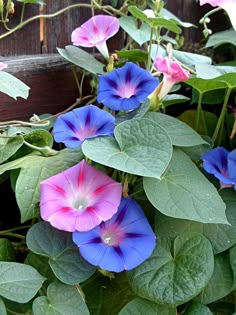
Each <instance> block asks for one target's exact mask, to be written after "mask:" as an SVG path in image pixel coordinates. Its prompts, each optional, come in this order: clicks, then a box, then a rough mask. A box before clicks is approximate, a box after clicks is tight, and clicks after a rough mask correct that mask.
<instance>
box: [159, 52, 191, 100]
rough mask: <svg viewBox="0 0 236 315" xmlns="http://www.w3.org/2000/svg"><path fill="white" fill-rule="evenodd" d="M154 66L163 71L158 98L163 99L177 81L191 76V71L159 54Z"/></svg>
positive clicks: (182, 80)
mask: <svg viewBox="0 0 236 315" xmlns="http://www.w3.org/2000/svg"><path fill="white" fill-rule="evenodd" d="M154 67H155V68H156V69H157V71H159V72H161V73H163V81H162V82H163V83H162V87H161V89H160V91H159V93H158V98H159V99H160V100H161V99H163V98H164V97H165V96H166V95H167V94H168V93H169V91H170V90H171V88H172V87H173V86H174V84H175V83H177V82H184V81H187V80H188V79H189V78H190V73H189V71H187V70H185V69H183V68H182V66H181V65H180V64H179V63H177V62H176V61H174V60H172V59H171V58H169V57H161V56H157V57H156V59H155V60H154Z"/></svg>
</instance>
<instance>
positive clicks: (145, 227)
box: [73, 198, 156, 272]
mask: <svg viewBox="0 0 236 315" xmlns="http://www.w3.org/2000/svg"><path fill="white" fill-rule="evenodd" d="M73 241H74V242H75V243H76V244H77V246H78V247H79V250H80V253H81V255H82V256H83V257H84V258H85V259H86V260H87V261H88V262H89V263H90V264H92V265H95V266H99V267H100V268H102V269H104V270H108V271H113V272H121V271H123V270H130V269H133V268H135V267H137V266H138V265H140V264H141V263H143V262H144V261H145V260H146V259H147V258H148V257H149V256H150V255H151V254H152V251H153V249H154V247H155V243H156V237H155V235H154V233H153V231H152V229H151V226H150V225H149V223H148V220H147V218H146V217H145V215H144V213H143V210H142V209H141V207H140V206H139V205H138V204H137V203H136V202H135V201H134V200H132V199H131V198H123V199H122V201H121V204H120V207H119V210H118V211H117V213H116V214H115V215H114V216H113V217H112V218H111V219H110V220H108V221H106V222H102V223H101V224H100V225H99V226H97V227H95V228H94V229H92V230H91V231H88V232H74V233H73Z"/></svg>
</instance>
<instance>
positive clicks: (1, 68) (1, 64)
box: [0, 62, 7, 70]
mask: <svg viewBox="0 0 236 315" xmlns="http://www.w3.org/2000/svg"><path fill="white" fill-rule="evenodd" d="M6 68H7V64H6V63H4V62H0V70H3V69H6Z"/></svg>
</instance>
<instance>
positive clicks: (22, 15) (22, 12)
mask: <svg viewBox="0 0 236 315" xmlns="http://www.w3.org/2000/svg"><path fill="white" fill-rule="evenodd" d="M24 14H25V3H23V5H22V9H21V15H20V23H23V21H24Z"/></svg>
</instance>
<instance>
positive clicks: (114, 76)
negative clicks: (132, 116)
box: [97, 62, 159, 111]
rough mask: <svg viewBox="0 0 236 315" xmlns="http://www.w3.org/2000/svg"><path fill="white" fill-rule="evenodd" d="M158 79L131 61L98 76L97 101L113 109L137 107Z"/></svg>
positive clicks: (156, 83) (150, 91) (157, 82)
mask: <svg viewBox="0 0 236 315" xmlns="http://www.w3.org/2000/svg"><path fill="white" fill-rule="evenodd" d="M158 84H159V80H158V79H156V78H154V77H153V76H152V75H151V73H150V72H149V71H147V70H144V69H142V68H140V67H139V66H137V65H136V64H134V63H132V62H127V63H126V64H125V65H124V66H123V67H120V68H118V69H115V70H113V71H111V72H108V73H106V74H104V75H100V76H99V78H98V95H97V101H98V102H99V103H102V104H104V105H105V106H107V107H108V108H110V109H113V110H123V111H126V110H132V109H136V108H138V107H139V106H140V105H141V103H142V102H143V101H144V100H145V99H146V98H147V97H148V95H149V94H150V93H152V92H153V91H154V89H155V88H156V87H157V86H158Z"/></svg>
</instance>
